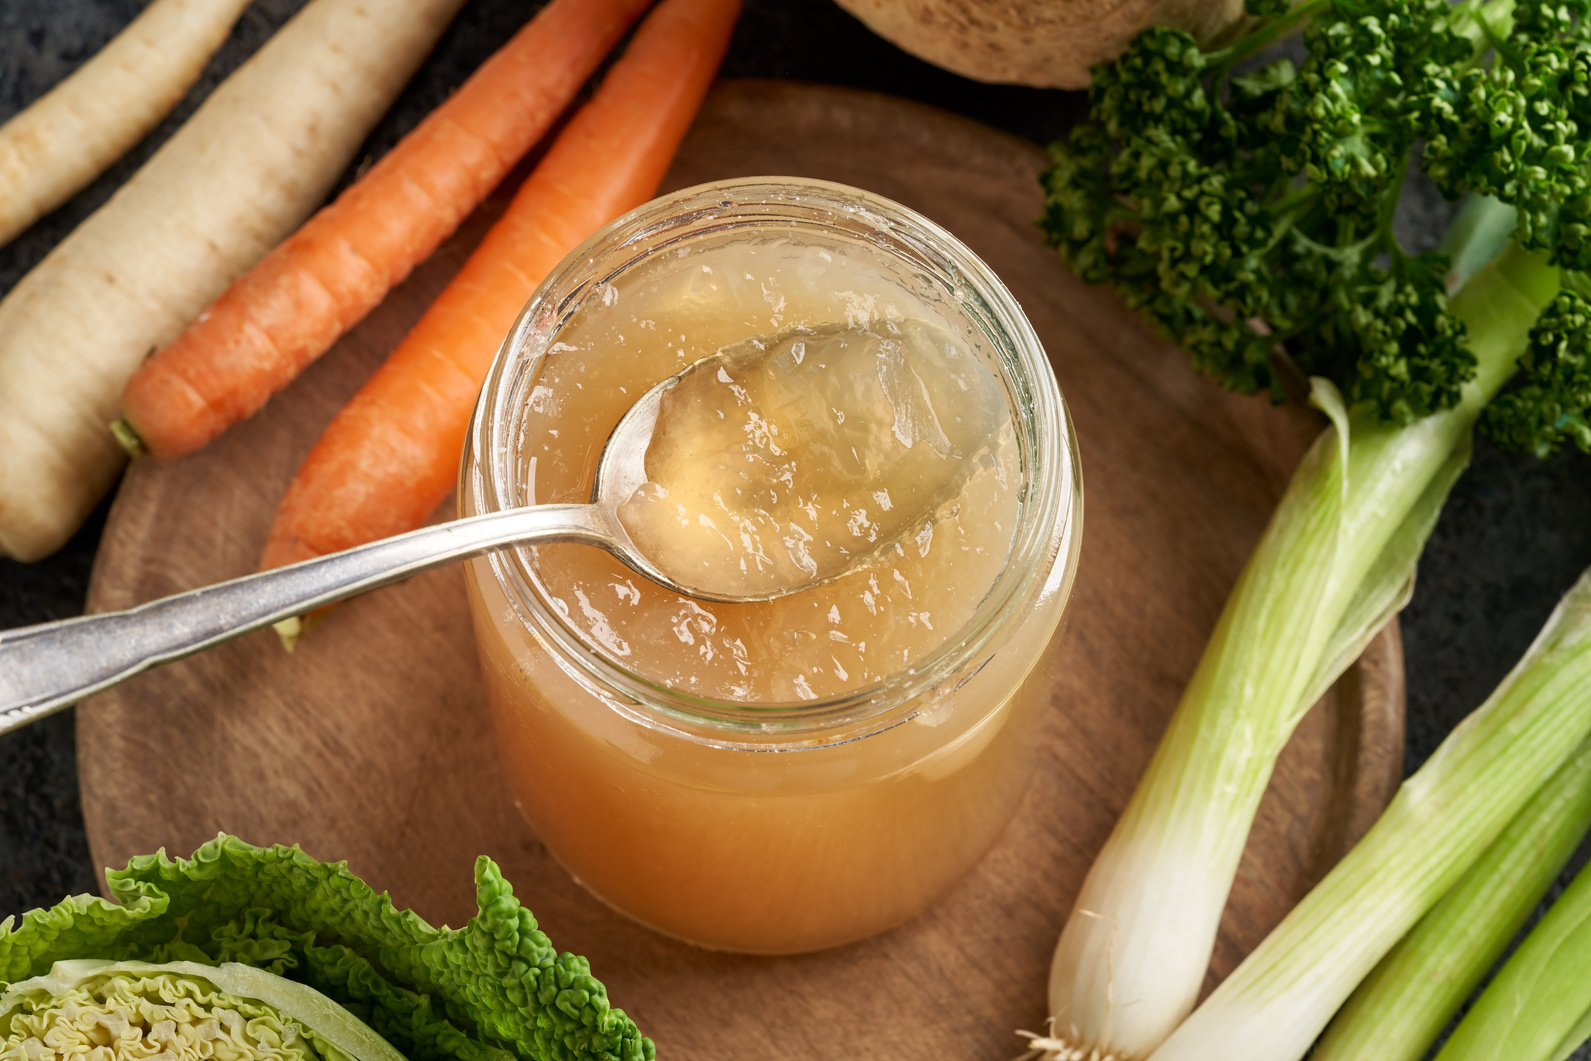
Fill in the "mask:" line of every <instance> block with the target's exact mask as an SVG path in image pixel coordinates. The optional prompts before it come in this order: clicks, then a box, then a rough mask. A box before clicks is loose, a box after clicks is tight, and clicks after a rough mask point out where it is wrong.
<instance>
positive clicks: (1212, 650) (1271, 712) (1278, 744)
mask: <svg viewBox="0 0 1591 1061" xmlns="http://www.w3.org/2000/svg"><path fill="white" fill-rule="evenodd" d="M1557 288H1558V272H1557V270H1556V269H1554V268H1552V267H1550V266H1548V265H1546V264H1545V261H1544V259H1543V258H1542V257H1541V256H1539V255H1533V254H1527V253H1525V252H1523V251H1520V250H1518V249H1517V248H1515V247H1512V246H1510V247H1509V249H1507V250H1505V251H1504V252H1503V253H1502V254H1501V255H1500V256H1499V257H1498V258H1497V259H1496V260H1495V261H1493V262H1492V263H1490V264H1489V265H1487V266H1485V267H1484V268H1481V269H1479V270H1477V271H1476V272H1475V274H1474V275H1473V276H1472V277H1471V278H1470V279H1469V281H1468V282H1467V283H1466V284H1465V285H1464V287H1463V288H1462V289H1461V291H1460V292H1459V293H1458V294H1457V295H1456V296H1454V298H1453V300H1452V304H1451V308H1452V312H1453V314H1454V315H1455V316H1456V317H1458V318H1459V319H1460V320H1462V321H1464V323H1465V324H1466V326H1467V328H1468V340H1467V345H1468V347H1469V349H1470V351H1471V352H1472V353H1473V354H1474V355H1475V357H1476V359H1477V361H1478V371H1477V374H1476V378H1475V379H1474V380H1473V381H1472V382H1471V383H1469V384H1468V385H1467V386H1466V387H1465V390H1464V394H1463V400H1462V401H1461V403H1460V404H1459V405H1458V406H1457V407H1455V408H1453V409H1450V410H1448V411H1446V412H1441V413H1437V414H1434V415H1432V416H1428V417H1425V418H1424V419H1421V420H1418V421H1416V422H1414V423H1412V424H1410V425H1408V426H1396V425H1390V424H1384V423H1379V422H1377V421H1376V420H1375V419H1373V418H1372V417H1369V416H1366V415H1363V414H1362V413H1355V414H1354V415H1353V416H1348V415H1347V414H1346V412H1345V410H1344V409H1343V403H1342V400H1341V398H1340V397H1339V396H1337V395H1336V391H1335V388H1333V387H1331V385H1330V384H1327V383H1324V381H1316V384H1315V396H1316V401H1317V404H1320V405H1321V406H1322V408H1323V409H1324V410H1325V411H1326V412H1327V413H1328V414H1329V415H1330V416H1331V417H1332V420H1333V426H1332V427H1331V428H1330V429H1328V430H1327V431H1326V432H1325V433H1324V434H1323V435H1322V437H1321V438H1320V439H1319V440H1318V441H1317V442H1316V443H1315V445H1314V446H1313V447H1312V448H1311V450H1310V451H1309V453H1308V454H1307V455H1306V456H1305V458H1304V461H1303V463H1302V464H1301V465H1300V467H1299V469H1298V471H1297V472H1296V473H1295V474H1294V476H1293V479H1292V482H1291V483H1290V484H1289V486H1288V489H1287V492H1286V494H1285V495H1284V496H1283V498H1282V500H1281V503H1280V505H1279V506H1278V508H1277V510H1276V513H1275V515H1274V516H1273V517H1272V519H1271V523H1270V526H1269V527H1268V528H1267V529H1266V532H1265V536H1264V538H1263V539H1262V540H1261V542H1260V544H1259V546H1258V548H1256V550H1255V551H1254V554H1253V555H1252V556H1251V557H1250V558H1249V562H1248V565H1247V566H1246V567H1245V568H1244V570H1243V573H1242V575H1241V576H1240V578H1239V580H1238V584H1237V586H1236V588H1235V589H1234V590H1233V592H1232V596H1231V597H1230V598H1229V599H1228V601H1227V604H1226V608H1225V610H1224V611H1223V612H1222V614H1221V618H1220V620H1219V622H1218V623H1217V626H1216V629H1215V632H1214V634H1213V635H1212V636H1211V638H1210V642H1209V645H1208V646H1207V647H1206V649H1205V653H1204V656H1203V658H1202V659H1201V660H1200V662H1199V666H1198V669H1197V670H1196V671H1195V672H1194V676H1193V679H1192V681H1191V682H1190V683H1189V685H1188V688H1187V690H1186V691H1185V692H1184V694H1183V697H1182V700H1181V702H1180V703H1179V704H1178V707H1177V710H1176V713H1175V715H1174V716H1173V718H1172V720H1171V725H1170V727H1169V729H1168V730H1167V732H1166V735H1165V736H1164V737H1163V738H1162V739H1161V742H1160V746H1159V748H1158V749H1157V750H1156V753H1155V756H1154V759H1153V760H1152V761H1151V762H1150V765H1149V768H1148V770H1147V772H1146V773H1145V774H1144V777H1143V779H1142V780H1141V781H1140V782H1139V785H1138V789H1137V791H1136V792H1134V794H1133V797H1132V800H1131V801H1130V802H1129V804H1128V805H1127V808H1126V810H1125V811H1124V812H1123V813H1122V816H1121V818H1120V820H1119V821H1118V822H1117V823H1116V827H1115V829H1114V831H1113V832H1112V833H1111V836H1110V839H1109V840H1108V841H1107V842H1106V844H1105V847H1104V849H1103V850H1102V851H1101V852H1100V854H1099V856H1098V858H1097V859H1096V861H1095V862H1094V865H1093V868H1092V869H1091V870H1090V871H1089V874H1088V878H1087V879H1086V880H1085V881H1084V884H1083V888H1082V891H1081V893H1080V894H1079V896H1078V898H1077V901H1076V904H1075V906H1074V907H1073V910H1072V914H1071V917H1070V918H1069V919H1068V921H1067V923H1066V927H1065V929H1064V930H1063V932H1062V934H1061V939H1060V942H1059V944H1058V945H1057V947H1056V950H1055V957H1054V961H1053V963H1052V966H1051V973H1050V1012H1051V1035H1050V1036H1046V1037H1042V1038H1036V1039H1034V1040H1033V1042H1032V1046H1033V1047H1034V1048H1036V1049H1038V1050H1041V1051H1045V1052H1046V1055H1047V1056H1048V1057H1050V1058H1058V1059H1067V1058H1071V1057H1077V1058H1090V1057H1096V1058H1101V1059H1117V1061H1127V1059H1132V1058H1143V1057H1146V1056H1147V1055H1148V1054H1149V1053H1150V1052H1151V1051H1152V1050H1154V1049H1155V1047H1156V1046H1158V1045H1159V1044H1160V1043H1161V1041H1162V1040H1164V1039H1165V1038H1166V1036H1167V1035H1169V1034H1170V1033H1171V1032H1172V1030H1173V1029H1174V1028H1176V1026H1177V1025H1178V1024H1179V1023H1180V1022H1181V1021H1182V1019H1183V1018H1184V1017H1185V1016H1187V1014H1188V1013H1189V1011H1191V1010H1192V1009H1193V1004H1194V1002H1195V1001H1196V999H1197V997H1198V992H1199V988H1200V985H1201V984H1202V982H1203V979H1204V973H1205V969H1206V967H1207V966H1208V964H1209V960H1210V954H1211V951H1212V949H1213V947H1214V943H1215V935H1216V930H1217V928H1218V926H1219V924H1220V919H1221V911H1222V909H1223V908H1224V906H1225V904H1226V898H1227V893H1228V892H1229V891H1230V889H1231V885H1232V879H1233V877H1234V876H1235V874H1236V872H1237V864H1238V860H1239V858H1240V857H1241V856H1242V853H1243V847H1244V844H1245V842H1246V841H1247V839H1248V833H1249V827H1250V825H1251V824H1252V823H1253V819H1254V814H1255V811H1256V809H1257V807H1258V805H1259V801H1260V797H1261V796H1262V795H1263V794H1264V792H1265V787H1266V784H1267V783H1268V781H1269V780H1270V776H1271V771H1272V769H1273V768H1274V766H1275V762H1276V757H1277V756H1278V755H1279V754H1280V752H1281V750H1282V747H1283V746H1284V745H1285V744H1286V743H1287V739H1288V737H1289V736H1290V735H1291V734H1292V731H1293V728H1294V727H1295V725H1296V724H1297V722H1298V720H1299V719H1300V718H1301V717H1302V716H1303V714H1304V713H1305V712H1306V711H1307V710H1308V708H1309V706H1310V705H1311V704H1312V703H1313V702H1314V701H1315V700H1316V699H1317V698H1318V697H1319V695H1320V694H1321V693H1322V692H1324V691H1325V689H1326V688H1327V687H1328V686H1329V685H1330V684H1331V683H1332V682H1333V681H1334V680H1335V679H1336V677H1337V676H1338V675H1339V674H1340V673H1341V671H1342V670H1343V668H1345V667H1346V666H1347V665H1348V663H1350V662H1351V661H1352V660H1353V659H1354V658H1355V657H1356V656H1357V655H1358V653H1359V652H1360V650H1361V649H1362V648H1363V647H1364V645H1365V644H1366V643H1367V642H1368V641H1369V639H1370V638H1371V637H1373V636H1374V635H1375V633H1376V631H1378V630H1379V629H1380V628H1381V626H1382V625H1383V624H1384V623H1385V622H1386V620H1387V619H1388V618H1389V617H1390V616H1391V615H1392V614H1393V613H1394V612H1395V611H1396V610H1397V609H1398V608H1400V607H1401V606H1402V605H1403V603H1404V602H1405V601H1406V600H1407V595H1408V592H1409V588H1410V585H1411V580H1412V577H1413V572H1414V567H1415V563H1416V562H1417V560H1418V558H1419V553H1420V549H1421V548H1422V547H1423V545H1424V542H1425V539H1426V537H1427V536H1428V535H1429V533H1430V529H1431V527H1432V526H1433V525H1434V523H1435V520H1436V516H1437V514H1438V512H1439V511H1440V508H1441V504H1442V501H1443V500H1444V499H1445V498H1446V496H1447V492H1448V489H1449V488H1450V487H1451V485H1452V483H1453V481H1454V480H1455V479H1456V478H1457V477H1458V475H1459V473H1460V472H1461V471H1462V470H1463V467H1464V465H1465V463H1466V462H1467V460H1468V455H1469V445H1470V430H1471V427H1472V426H1473V424H1474V422H1475V419H1476V417H1477V416H1478V415H1479V412H1480V410H1481V408H1482V407H1484V406H1485V404H1486V403H1487V402H1488V401H1489V400H1490V399H1491V398H1492V396H1493V395H1495V394H1496V393H1497V391H1498V390H1499V389H1500V388H1501V387H1502V385H1503V383H1504V382H1506V381H1507V379H1508V378H1509V377H1510V376H1511V375H1512V374H1513V372H1514V367H1515V360H1516V359H1517V357H1518V356H1519V354H1520V353H1521V352H1522V351H1523V350H1524V349H1525V346H1526V342H1527V338H1528V335H1529V332H1530V328H1531V325H1532V324H1533V323H1534V321H1535V319H1536V316H1537V314H1538V313H1540V311H1541V310H1542V308H1543V307H1544V306H1545V305H1546V304H1547V303H1548V302H1549V301H1551V299H1552V297H1553V295H1554V294H1555V293H1556V291H1557ZM1516 809H1517V808H1516ZM1488 839H1489V837H1488ZM1400 934H1401V933H1400ZM1360 975H1361V976H1362V975H1363V973H1362V972H1361V974H1360ZM1357 982H1358V978H1355V980H1354V981H1353V983H1357ZM1349 986H1350V987H1351V986H1352V985H1351V984H1350V985H1349ZM1339 1002H1340V999H1339ZM1333 1009H1335V1006H1333ZM1326 1016H1327V1017H1329V1016H1330V1012H1328V1013H1327V1014H1326ZM1321 1023H1324V1020H1322V1022H1321ZM1318 1031H1319V1028H1318V1027H1317V1028H1316V1032H1317V1033H1318ZM1313 1034H1314V1033H1312V1034H1311V1036H1310V1038H1313Z"/></svg>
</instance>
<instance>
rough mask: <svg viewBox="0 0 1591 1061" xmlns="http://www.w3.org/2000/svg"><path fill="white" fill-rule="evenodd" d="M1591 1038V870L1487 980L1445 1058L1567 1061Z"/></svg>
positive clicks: (1440, 1057) (1441, 1060)
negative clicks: (1490, 980)
mask: <svg viewBox="0 0 1591 1061" xmlns="http://www.w3.org/2000/svg"><path fill="white" fill-rule="evenodd" d="M1588 1035H1591V873H1588V872H1587V871H1585V870H1581V871H1580V872H1579V873H1578V874H1577V875H1576V876H1575V879H1574V881H1573V882H1572V883H1570V885H1569V887H1568V888H1566V889H1564V893H1563V895H1562V896H1561V897H1559V899H1558V901H1557V902H1556V903H1554V904H1553V906H1552V909H1550V910H1548V911H1547V916H1545V917H1543V918H1542V919H1541V923H1540V924H1538V925H1537V926H1536V927H1535V928H1533V929H1531V931H1530V935H1528V936H1526V937H1525V942H1524V943H1522V944H1520V947H1519V949H1518V950H1517V951H1515V952H1514V954H1513V957H1511V958H1509V959H1508V961H1507V963H1505V964H1504V965H1503V968H1502V971H1501V972H1499V973H1498V974H1497V978H1496V979H1494V980H1493V981H1492V982H1491V983H1490V984H1488V985H1486V990H1485V991H1483V992H1481V997H1480V998H1479V1000H1477V1001H1476V1003H1475V1005H1474V1007H1473V1008H1472V1009H1471V1010H1470V1011H1469V1012H1468V1013H1466V1014H1465V1015H1464V1019H1463V1020H1461V1021H1459V1025H1458V1028H1457V1029H1456V1030H1455V1031H1454V1032H1453V1037H1452V1038H1451V1039H1449V1040H1448V1041H1447V1045H1446V1046H1444V1047H1443V1048H1442V1050H1441V1052H1440V1053H1438V1054H1437V1055H1436V1058H1437V1061H1492V1059H1493V1058H1505V1059H1506V1061H1563V1059H1564V1058H1566V1057H1568V1056H1569V1055H1570V1054H1572V1053H1573V1052H1574V1050H1575V1048H1576V1047H1578V1046H1579V1045H1580V1044H1581V1043H1583V1042H1584V1041H1585V1040H1586V1037H1587V1036H1588Z"/></svg>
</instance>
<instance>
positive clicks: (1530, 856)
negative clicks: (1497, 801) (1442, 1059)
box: [1312, 743, 1591, 1061]
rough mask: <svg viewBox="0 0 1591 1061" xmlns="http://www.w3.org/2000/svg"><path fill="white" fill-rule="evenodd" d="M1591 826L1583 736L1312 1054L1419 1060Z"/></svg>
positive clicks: (1589, 747) (1345, 1059)
mask: <svg viewBox="0 0 1591 1061" xmlns="http://www.w3.org/2000/svg"><path fill="white" fill-rule="evenodd" d="M1588 827H1591V743H1586V744H1582V745H1580V749H1579V751H1578V752H1577V753H1575V755H1574V756H1573V757H1572V758H1570V759H1569V761H1568V762H1566V763H1564V764H1563V766H1561V767H1559V769H1558V772H1557V773H1556V774H1554V775H1553V776H1552V778H1551V779H1550V780H1548V782H1547V783H1546V784H1545V785H1543V786H1542V788H1541V791H1539V792H1537V793H1536V795H1535V796H1534V797H1533V798H1532V799H1531V801H1530V802H1529V803H1528V804H1526V805H1525V809H1524V810H1522V811H1520V812H1519V816H1518V817H1517V818H1515V819H1514V820H1513V821H1512V822H1510V823H1509V825H1508V828H1507V829H1505V830H1503V833H1502V835H1501V836H1499V837H1498V838H1497V839H1496V840H1495V841H1493V843H1492V845H1491V846H1490V847H1488V848H1487V849H1486V853H1485V854H1484V855H1482V856H1481V858H1480V860H1479V861H1478V862H1476V863H1475V865H1474V867H1473V868H1471V869H1470V871H1469V872H1468V873H1467V874H1465V876H1464V879H1463V880H1461V881H1460V882H1459V883H1458V884H1457V885H1456V886H1455V887H1454V888H1453V890H1452V891H1450V892H1448V893H1447V895H1445V896H1443V897H1442V900H1441V902H1439V903H1437V904H1436V906H1434V907H1432V908H1431V912H1430V913H1428V914H1426V915H1425V917H1424V918H1422V919H1421V920H1420V923H1419V924H1418V925H1416V926H1415V927H1414V930H1413V931H1411V932H1410V933H1409V934H1408V935H1407V936H1405V937H1404V938H1403V940H1402V941H1401V942H1399V943H1398V945H1397V946H1396V947H1394V948H1393V949H1392V951H1391V953H1389V954H1388V955H1387V956H1386V958H1384V959H1383V960H1382V962H1381V964H1380V965H1377V966H1376V968H1375V971H1374V972H1372V973H1371V974H1370V975H1369V977H1367V978H1366V979H1365V981H1364V983H1362V984H1360V985H1359V989H1358V990H1357V991H1355V992H1354V993H1353V997H1351V998H1350V999H1349V1000H1348V1004H1347V1005H1345V1006H1344V1007H1343V1008H1342V1011H1341V1012H1340V1013H1338V1014H1337V1016H1336V1018H1335V1019H1334V1020H1333V1021H1332V1022H1331V1026H1330V1027H1329V1028H1327V1029H1326V1034H1325V1036H1324V1037H1323V1038H1322V1039H1321V1041H1320V1045H1319V1046H1317V1047H1316V1048H1315V1053H1314V1054H1313V1055H1312V1056H1313V1061H1349V1059H1354V1058H1363V1059H1365V1061H1371V1059H1373V1061H1420V1058H1422V1057H1424V1056H1425V1053H1426V1051H1427V1050H1429V1049H1430V1048H1431V1044H1432V1043H1433V1042H1435V1041H1436V1037H1437V1035H1439V1034H1440V1033H1441V1031H1442V1029H1443V1028H1445V1027H1446V1026H1447V1022H1448V1021H1449V1020H1451V1019H1452V1017H1453V1014H1455V1013H1457V1012H1458V1009H1459V1007H1460V1006H1462V1005H1463V1004H1464V1002H1465V1000H1466V999H1468V998H1469V996H1470V994H1471V993H1472V992H1474V990H1475V987H1476V986H1477V985H1478V984H1479V983H1480V982H1481V978H1482V977H1484V976H1485V975H1486V973H1487V972H1488V971H1489V970H1490V969H1491V967H1492V966H1493V965H1494V964H1495V963H1496V961H1497V959H1498V958H1499V957H1500V956H1501V955H1502V953H1503V951H1504V949H1505V948H1507V946H1508V944H1509V943H1510V942H1512V941H1513V939H1514V936H1515V935H1517V934H1518V932H1519V930H1520V928H1521V927H1522V926H1523V925H1524V923H1525V921H1526V919H1527V918H1529V917H1530V915H1531V913H1532V912H1533V911H1534V910H1535V909H1536V906H1537V904H1538V903H1540V902H1541V898H1542V896H1543V895H1545V894H1546V893H1547V889H1548V888H1550V887H1552V883H1553V881H1555V880H1556V879H1557V877H1558V874H1559V872H1561V871H1562V869H1563V866H1564V863H1566V862H1568V860H1569V856H1570V855H1572V854H1573V853H1574V849H1575V845H1576V844H1578V843H1579V842H1580V838H1581V837H1582V836H1583V835H1584V834H1585V831H1586V829H1587V828H1588ZM1507 1056H1509V1057H1512V1056H1514V1055H1512V1054H1509V1055H1507Z"/></svg>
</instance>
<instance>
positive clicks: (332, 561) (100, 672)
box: [0, 505, 612, 733]
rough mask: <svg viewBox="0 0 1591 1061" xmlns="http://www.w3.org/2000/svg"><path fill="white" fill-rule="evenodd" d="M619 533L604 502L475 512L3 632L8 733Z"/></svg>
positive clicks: (0, 650) (0, 691)
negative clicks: (130, 684)
mask: <svg viewBox="0 0 1591 1061" xmlns="http://www.w3.org/2000/svg"><path fill="white" fill-rule="evenodd" d="M611 540H612V534H611V531H610V529H609V524H608V520H607V519H606V518H605V513H604V510H603V509H602V508H600V507H599V506H596V505H536V506H532V507H527V508H516V509H510V510H508V511H506V512H494V513H490V514H488V515H484V516H471V517H469V518H468V519H461V520H455V521H454V522H452V523H443V524H439V525H437V526H434V527H425V528H422V529H421V530H417V531H411V532H410V533H408V534H400V535H398V536H397V537H394V538H385V539H383V540H381V541H377V542H371V543H370V544H368V545H360V546H357V547H355V548H353V549H347V550H344V551H343V552H340V553H329V554H327V555H326V556H321V557H317V558H315V559H313V560H306V561H304V562H303V563H301V564H293V565H292V566H291V567H281V568H277V569H275V570H273V571H264V572H261V573H259V574H255V575H246V576H244V577H243V578H235V579H233V580H232V581H230V582H221V583H218V584H217V585H214V586H205V587H203V588H202V589H196V590H190V591H189V592H187V593H179V594H177V595H175V596H171V597H163V598H161V599H159V600H153V601H150V602H149V603H148V604H141V605H139V606H138V607H136V608H129V609H128V610H126V611H124V612H105V613H103V614H100V615H86V616H83V617H82V618H78V619H65V620H62V621H61V622H55V623H43V624H40V625H38V626H24V627H19V628H17V629H14V630H0V733H5V732H7V731H9V730H13V729H17V728H18V727H20V726H24V725H26V724H28V723H29V722H32V721H33V720H34V719H38V718H43V717H44V716H45V715H48V714H50V713H51V712H54V711H59V710H60V709H61V708H63V707H67V706H69V705H71V704H74V703H76V702H77V701H79V700H81V699H83V698H84V697H86V696H90V695H92V694H94V693H97V692H100V691H101V690H104V689H108V688H110V687H111V686H113V685H116V684H117V683H119V682H123V681H126V680H127V679H128V678H131V677H132V676H133V675H135V674H138V673H140V672H142V671H145V670H148V669H149V668H150V667H156V666H159V665H160V664H162V663H169V662H171V661H172V660H174V659H181V658H182V657H183V656H188V655H192V654H193V653H195V652H200V651H203V650H204V649H207V648H209V647H210V646H212V645H218V644H220V643H221V642H223V641H228V640H230V639H232V638H234V637H238V636H239V635H241V634H246V633H248V632H249V631H251V630H258V629H259V628H260V627H262V626H269V625H270V624H272V623H275V622H279V621H280V620H282V619H287V618H291V617H292V616H295V615H302V614H304V613H305V612H308V611H312V610H314V609H315V608H319V607H321V606H322V605H325V604H331V603H332V602H333V601H340V600H343V599H344V598H347V597H352V596H354V595H355V594H359V593H363V592H365V591H366V590H372V589H376V588H377V587H379V586H385V585H388V584H389V583H392V582H397V581H400V580H402V579H405V578H409V577H410V576H412V575H417V574H419V573H420V572H422V571H429V570H430V569H431V568H433V567H441V566H443V565H445V564H451V563H454V562H455V561H458V560H463V559H465V558H466V557H470V556H477V555H479V554H481V553H485V552H490V551H491V550H493V549H497V548H501V547H502V546H505V545H510V544H514V543H536V542H555V541H579V542H589V543H592V544H597V545H601V544H605V543H608V542H610V541H611Z"/></svg>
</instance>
